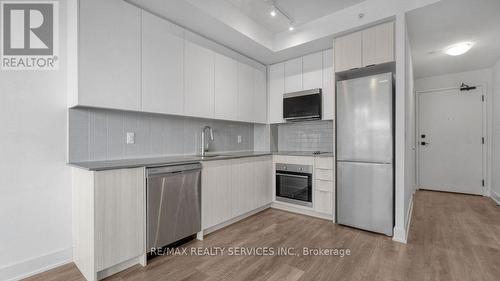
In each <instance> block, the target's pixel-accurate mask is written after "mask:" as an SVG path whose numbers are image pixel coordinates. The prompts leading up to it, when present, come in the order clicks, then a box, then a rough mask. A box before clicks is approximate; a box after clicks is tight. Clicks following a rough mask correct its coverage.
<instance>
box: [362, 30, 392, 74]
mask: <svg viewBox="0 0 500 281" xmlns="http://www.w3.org/2000/svg"><path fill="white" fill-rule="evenodd" d="M391 61H394V23H393V22H389V23H384V24H381V25H377V26H374V27H372V28H368V29H365V30H363V66H369V65H375V64H380V63H385V62H391Z"/></svg>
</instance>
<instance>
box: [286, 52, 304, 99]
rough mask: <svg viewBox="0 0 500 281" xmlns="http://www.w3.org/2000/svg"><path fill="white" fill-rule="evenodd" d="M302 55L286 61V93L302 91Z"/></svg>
mask: <svg viewBox="0 0 500 281" xmlns="http://www.w3.org/2000/svg"><path fill="white" fill-rule="evenodd" d="M302 89H303V87H302V57H300V58H296V59H292V60H289V61H286V62H285V93H290V92H297V91H302Z"/></svg>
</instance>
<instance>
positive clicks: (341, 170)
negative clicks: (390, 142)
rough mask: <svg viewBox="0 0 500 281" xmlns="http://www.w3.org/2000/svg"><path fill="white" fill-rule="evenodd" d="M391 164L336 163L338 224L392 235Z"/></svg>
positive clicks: (392, 192) (392, 191) (392, 189)
mask: <svg viewBox="0 0 500 281" xmlns="http://www.w3.org/2000/svg"><path fill="white" fill-rule="evenodd" d="M393 181H394V180H393V166H392V164H372V163H353V162H337V222H338V223H339V224H343V225H348V226H352V227H356V228H360V229H364V230H369V231H373V232H378V233H384V234H386V235H389V236H392V232H393V224H394V214H393V208H394V207H393V206H394V203H393V202H394V198H393V196H394V195H393V194H394V188H393V186H394V184H393Z"/></svg>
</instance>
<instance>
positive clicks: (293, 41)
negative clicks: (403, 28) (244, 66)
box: [126, 0, 500, 64]
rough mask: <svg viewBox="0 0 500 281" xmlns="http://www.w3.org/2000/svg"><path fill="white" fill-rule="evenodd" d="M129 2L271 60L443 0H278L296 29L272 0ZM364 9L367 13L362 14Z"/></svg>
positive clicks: (320, 45) (257, 57)
mask: <svg viewBox="0 0 500 281" xmlns="http://www.w3.org/2000/svg"><path fill="white" fill-rule="evenodd" d="M126 1H128V2H130V3H132V4H134V5H136V6H138V7H141V8H143V9H145V10H147V11H150V12H152V13H154V14H156V15H159V16H161V17H163V18H165V19H167V20H169V21H171V22H173V23H176V24H178V25H180V26H182V27H184V28H186V29H187V30H190V31H193V32H195V33H198V34H201V35H202V36H204V37H206V38H208V39H211V40H213V41H215V42H218V43H220V44H222V45H224V46H226V47H228V48H230V49H233V50H235V51H236V52H238V53H240V54H243V55H245V56H247V57H249V58H252V59H254V60H257V61H259V62H261V63H263V64H273V63H276V62H281V61H284V60H287V59H290V58H294V57H299V56H302V55H305V54H309V53H313V52H316V51H320V50H325V49H328V48H332V45H333V38H334V37H335V36H338V35H339V34H344V33H346V32H348V31H352V30H358V29H360V28H363V27H366V26H369V25H372V24H374V23H378V22H383V21H386V20H388V19H391V18H394V16H395V15H396V14H399V13H401V12H406V11H409V10H413V9H416V8H419V7H423V6H425V5H429V4H432V3H434V2H436V1H440V0H404V1H403V0H277V1H278V4H279V5H281V6H282V7H283V8H284V9H285V10H286V12H287V13H290V15H292V16H293V17H294V18H295V19H296V21H297V25H296V28H295V31H293V32H290V31H288V29H287V28H288V23H287V22H286V20H285V19H283V18H282V16H277V17H276V19H277V20H276V22H274V21H273V19H271V17H270V16H269V12H270V10H269V8H270V6H269V4H266V2H265V1H270V0H168V1H165V0H126ZM499 1H500V0H499ZM266 5H267V6H266ZM360 13H363V14H364V17H362V18H359V17H358V15H359V14H360ZM298 23H300V24H298ZM284 27H285V28H286V30H283V28H284ZM280 30H281V31H280Z"/></svg>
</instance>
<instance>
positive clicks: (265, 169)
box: [254, 156, 273, 208]
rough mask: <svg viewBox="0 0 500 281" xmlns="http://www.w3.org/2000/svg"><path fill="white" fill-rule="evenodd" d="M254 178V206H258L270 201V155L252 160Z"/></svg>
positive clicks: (271, 195) (271, 190)
mask: <svg viewBox="0 0 500 281" xmlns="http://www.w3.org/2000/svg"><path fill="white" fill-rule="evenodd" d="M254 173H255V174H254V179H255V183H254V184H255V187H254V188H255V189H254V192H255V204H256V205H255V206H254V208H260V207H262V206H264V205H266V204H269V203H271V201H272V197H273V194H272V192H273V189H272V160H271V157H270V156H265V157H259V158H256V159H255V161H254Z"/></svg>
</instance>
